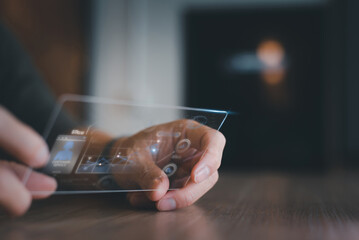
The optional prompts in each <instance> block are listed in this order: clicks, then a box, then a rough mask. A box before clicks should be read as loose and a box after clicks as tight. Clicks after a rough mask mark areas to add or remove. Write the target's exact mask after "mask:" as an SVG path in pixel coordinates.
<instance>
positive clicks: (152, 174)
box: [114, 146, 169, 201]
mask: <svg viewBox="0 0 359 240" xmlns="http://www.w3.org/2000/svg"><path fill="white" fill-rule="evenodd" d="M134 149H135V150H134ZM134 149H132V148H130V153H128V154H127V155H128V160H127V161H128V162H129V164H127V165H123V166H118V168H116V169H115V168H114V171H115V172H114V177H115V179H116V181H117V183H118V184H119V185H120V186H122V187H124V188H126V189H134V188H135V189H139V188H141V189H142V190H148V191H146V195H147V197H148V198H149V199H150V200H152V201H158V200H159V199H161V198H162V197H163V196H164V195H165V194H166V192H167V190H168V188H169V180H168V178H167V176H166V174H165V173H164V172H163V171H162V170H161V169H160V168H159V167H158V166H157V165H156V164H155V163H154V161H153V159H152V155H151V153H150V152H149V149H148V147H144V146H142V147H138V146H137V147H135V148H134ZM117 173H118V174H117ZM138 186H139V187H138ZM150 190H151V191H150Z"/></svg>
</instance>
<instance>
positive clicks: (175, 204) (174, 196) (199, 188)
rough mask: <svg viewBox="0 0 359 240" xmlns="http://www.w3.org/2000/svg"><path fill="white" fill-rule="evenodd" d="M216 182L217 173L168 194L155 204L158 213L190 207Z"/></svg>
mask: <svg viewBox="0 0 359 240" xmlns="http://www.w3.org/2000/svg"><path fill="white" fill-rule="evenodd" d="M217 180H218V172H217V171H216V172H215V173H213V174H212V175H211V176H210V177H209V178H207V179H206V180H205V181H203V182H201V183H198V184H196V183H194V182H190V183H189V184H188V185H187V186H186V187H184V188H182V189H179V190H174V191H170V192H168V193H167V194H166V195H165V196H164V197H163V198H162V199H161V200H160V201H158V202H157V203H156V207H157V209H158V210H159V211H170V210H174V209H178V208H183V207H187V206H190V205H191V204H193V203H194V202H196V201H197V200H198V199H199V198H200V197H201V196H203V195H204V194H205V193H206V192H207V191H208V190H209V189H211V188H212V187H213V186H214V185H215V184H216V182H217Z"/></svg>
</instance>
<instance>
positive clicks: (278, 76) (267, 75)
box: [261, 68, 285, 85]
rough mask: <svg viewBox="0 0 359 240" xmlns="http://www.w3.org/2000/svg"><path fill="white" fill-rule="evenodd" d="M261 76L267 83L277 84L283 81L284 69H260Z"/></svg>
mask: <svg viewBox="0 0 359 240" xmlns="http://www.w3.org/2000/svg"><path fill="white" fill-rule="evenodd" d="M261 76H262V78H263V79H264V81H265V82H266V83H267V84H268V85H277V84H278V83H280V82H282V81H283V79H284V76H285V70H284V69H283V68H280V69H276V70H271V69H266V70H263V71H262V73H261Z"/></svg>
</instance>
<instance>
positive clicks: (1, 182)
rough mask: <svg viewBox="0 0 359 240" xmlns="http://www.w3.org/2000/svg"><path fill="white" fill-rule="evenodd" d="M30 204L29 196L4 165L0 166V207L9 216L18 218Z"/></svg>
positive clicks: (13, 174) (14, 175)
mask: <svg viewBox="0 0 359 240" xmlns="http://www.w3.org/2000/svg"><path fill="white" fill-rule="evenodd" d="M30 204H31V194H30V193H29V191H28V190H27V189H26V188H25V186H24V185H23V184H22V182H21V181H20V180H19V178H18V177H17V176H16V174H15V173H14V172H13V171H12V170H11V169H10V168H9V167H8V166H6V165H5V164H0V205H1V206H3V207H4V208H5V210H6V211H8V212H9V213H10V214H12V215H14V216H20V215H22V214H24V213H25V212H26V210H27V209H28V208H29V207H30Z"/></svg>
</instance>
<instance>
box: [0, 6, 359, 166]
mask: <svg viewBox="0 0 359 240" xmlns="http://www.w3.org/2000/svg"><path fill="white" fill-rule="evenodd" d="M214 2H216V3H214ZM116 7H118V9H117V8H116ZM358 12H359V2H358V1H356V0H328V1H325V0H323V1H319V0H318V1H299V0H298V1H296V0H292V1H279V0H276V1H274V0H273V1H270V0H268V1H244V0H242V1H234V0H231V1H230V0H227V1H223V3H222V4H221V3H217V1H210V0H208V1H195V0H186V1H175V0H172V1H162V0H154V1H149V0H134V1H128V0H127V1H126V0H122V1H110V0H107V1H95V0H94V1H84V0H50V1H45V0H31V1H28V0H0V17H1V19H2V22H3V23H4V24H5V25H7V26H8V27H9V28H10V29H11V30H12V31H13V32H14V33H15V35H16V36H17V37H18V39H19V41H20V42H21V43H22V44H23V45H24V47H25V49H26V50H27V51H28V52H29V53H30V55H31V56H32V58H33V60H34V63H35V65H36V66H37V67H38V69H39V71H40V73H41V75H42V76H43V78H44V80H45V81H46V83H47V84H48V85H49V86H50V88H51V89H52V90H53V92H54V93H55V95H56V96H59V95H61V94H63V93H79V94H91V95H100V96H103V95H106V96H107V97H115V98H122V99H123V98H125V99H129V100H139V101H148V102H150V103H151V102H159V103H169V104H180V105H188V106H192V107H204V108H214V109H224V110H230V111H231V115H230V116H229V118H228V120H227V122H226V123H225V124H224V126H223V128H222V129H221V131H222V132H223V133H224V135H225V136H226V138H227V147H226V149H225V153H224V161H223V165H222V166H223V167H224V168H231V169H234V168H236V169H286V170H320V169H329V168H344V167H355V166H358V162H359V161H358V160H359V94H358V93H359V74H358V67H359V60H358V56H359V26H358V23H359V15H358ZM111 14H112V15H111ZM117 16H119V17H117ZM171 24H172V25H171ZM173 26H177V28H176V29H177V30H176V29H175V28H174V27H173ZM174 29H175V30H174ZM117 30H118V32H117ZM113 46H115V47H113ZM117 46H119V47H118V48H117ZM105 47H107V48H105ZM117 50H118V51H117ZM104 52H105V53H107V54H111V53H112V54H113V55H108V56H110V57H108V56H107V57H104V55H103V53H104ZM108 52H111V53H108ZM111 56H112V58H111ZM171 59H172V60H171ZM173 59H174V60H173ZM102 65H103V67H101V66H102ZM99 66H100V67H99ZM112 66H113V67H112ZM99 69H100V70H101V71H100V70H99ZM117 69H122V70H118V71H120V72H116V71H117ZM114 76H116V77H114ZM114 86H117V88H118V89H120V90H118V91H116V88H114ZM114 89H115V90H114Z"/></svg>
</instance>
